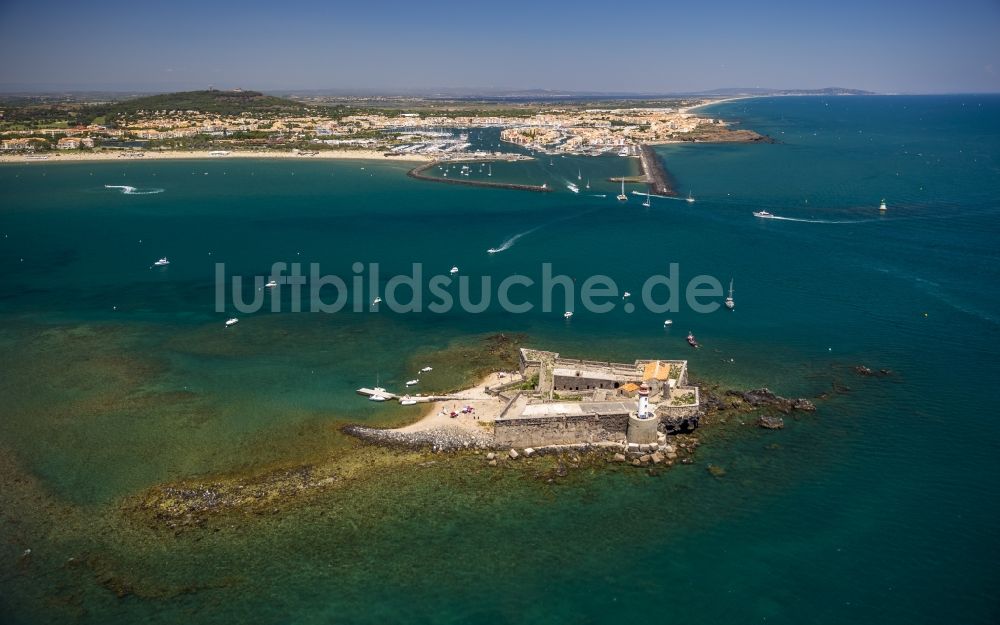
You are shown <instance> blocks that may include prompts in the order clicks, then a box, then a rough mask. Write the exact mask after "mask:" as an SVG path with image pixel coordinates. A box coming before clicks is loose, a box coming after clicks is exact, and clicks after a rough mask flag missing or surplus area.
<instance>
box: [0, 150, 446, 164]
mask: <svg viewBox="0 0 1000 625" xmlns="http://www.w3.org/2000/svg"><path fill="white" fill-rule="evenodd" d="M142 154H143V156H135V155H131V154H130V155H126V154H125V153H124V152H122V151H119V150H115V151H95V152H76V151H72V152H71V151H65V152H48V153H45V154H37V155H26V154H0V163H44V164H52V163H89V162H95V161H139V162H142V161H161V160H191V159H212V160H217V161H224V160H228V159H246V158H265V159H272V158H274V159H296V160H301V161H309V160H330V159H333V160H378V161H385V162H391V161H403V162H411V161H416V162H427V161H433V160H434V158H433V157H431V156H428V155H423V154H401V155H399V156H396V155H393V156H385V153H384V152H380V151H378V150H321V151H318V152H316V153H315V154H313V153H309V154H308V155H305V154H298V153H295V152H271V151H253V150H232V151H229V153H228V154H226V155H224V156H223V155H213V154H212V152H210V151H208V150H192V151H184V150H162V151H161V150H148V151H142ZM39 156H47V157H48V158H39Z"/></svg>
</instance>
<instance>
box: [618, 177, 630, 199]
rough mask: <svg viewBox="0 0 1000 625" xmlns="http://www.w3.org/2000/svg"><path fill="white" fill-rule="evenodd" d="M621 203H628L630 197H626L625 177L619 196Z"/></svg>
mask: <svg viewBox="0 0 1000 625" xmlns="http://www.w3.org/2000/svg"><path fill="white" fill-rule="evenodd" d="M618 201H619V202H628V196H627V195H625V176H622V192H621V193H619V194H618Z"/></svg>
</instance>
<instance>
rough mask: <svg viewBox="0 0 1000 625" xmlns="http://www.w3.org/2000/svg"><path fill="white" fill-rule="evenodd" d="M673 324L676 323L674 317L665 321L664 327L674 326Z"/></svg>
mask: <svg viewBox="0 0 1000 625" xmlns="http://www.w3.org/2000/svg"><path fill="white" fill-rule="evenodd" d="M672 325H674V321H673V319H667V320H666V321H664V322H663V327H664V328H666V327H669V326H672Z"/></svg>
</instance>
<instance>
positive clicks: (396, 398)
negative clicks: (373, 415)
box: [357, 388, 468, 404]
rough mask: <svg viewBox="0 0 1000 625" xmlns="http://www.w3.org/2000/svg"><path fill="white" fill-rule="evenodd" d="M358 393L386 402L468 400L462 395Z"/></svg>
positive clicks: (371, 390)
mask: <svg viewBox="0 0 1000 625" xmlns="http://www.w3.org/2000/svg"><path fill="white" fill-rule="evenodd" d="M357 393H358V395H362V396H364V397H371V396H372V395H381V396H382V397H385V399H386V401H402V400H403V399H404V398H405V399H412V400H413V401H415V402H417V403H418V404H421V403H424V404H426V403H431V402H436V401H464V400H466V399H468V398H467V397H464V396H462V395H406V394H403V395H400V394H399V393H390V392H389V391H376V390H375V389H373V388H359V389H358V390H357Z"/></svg>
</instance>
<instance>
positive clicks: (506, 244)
mask: <svg viewBox="0 0 1000 625" xmlns="http://www.w3.org/2000/svg"><path fill="white" fill-rule="evenodd" d="M545 225H546V224H542V225H540V226H535V227H534V228H532V229H531V230H525V231H524V232H518V233H517V234H515V235H514V236H512V237H510V238H509V239H507V240H506V241H504V242H503V243H501V244H500V247H491V248H490V249H488V250H486V253H487V254H499V253H500V252H506V251H507V250H509V249H510V248H511V247H513V246H514V244H515V243H517V240H518V239H520V238H521V237H524V236H528V235H529V234H531V233H532V232H535V231H537V230H541V229H542V228H544V227H545Z"/></svg>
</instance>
